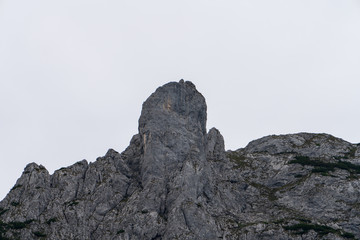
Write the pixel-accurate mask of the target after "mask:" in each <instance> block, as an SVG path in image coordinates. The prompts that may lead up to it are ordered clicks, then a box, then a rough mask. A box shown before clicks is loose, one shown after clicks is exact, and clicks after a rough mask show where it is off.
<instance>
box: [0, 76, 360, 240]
mask: <svg viewBox="0 0 360 240" xmlns="http://www.w3.org/2000/svg"><path fill="white" fill-rule="evenodd" d="M359 164H360V150H359V145H355V144H351V143H348V142H346V141H344V140H341V139H338V138H335V137H333V136H330V135H327V134H310V133H299V134H289V135H280V136H268V137H264V138H261V139H259V140H255V141H252V142H251V143H249V145H248V146H247V147H246V148H244V149H238V150H236V151H227V152H225V150H224V139H223V137H222V136H221V134H220V132H219V131H218V130H217V129H215V128H212V129H210V131H209V132H208V133H207V131H206V103H205V99H204V97H203V96H202V95H201V94H200V93H199V92H198V91H197V90H196V88H195V86H194V84H192V83H191V82H185V81H183V80H181V81H180V82H171V83H168V84H166V85H164V86H162V87H159V88H158V89H157V90H156V91H155V92H154V93H153V94H152V95H151V96H150V97H149V98H148V99H147V100H146V101H145V102H144V104H143V108H142V112H141V116H140V119H139V133H138V134H136V135H135V136H134V137H133V138H132V139H131V142H130V145H129V147H128V148H127V149H126V150H125V151H124V152H122V153H121V154H120V153H118V152H116V151H114V150H112V149H110V150H109V151H108V152H107V153H106V155H105V156H104V157H100V158H98V159H97V160H96V162H94V163H88V162H87V161H85V160H83V161H80V162H78V163H75V164H74V165H72V166H69V167H67V168H62V169H59V170H57V171H55V172H54V174H52V175H50V174H49V173H48V171H47V170H46V169H45V168H44V167H43V166H41V165H40V166H39V165H37V164H35V163H31V164H29V165H28V166H26V168H25V170H24V172H23V174H22V176H21V177H20V178H19V179H18V181H17V182H16V184H15V186H14V187H13V189H12V190H11V191H10V192H9V194H8V195H7V196H6V197H5V199H4V200H3V201H1V202H0V239H41V238H42V239H358V238H360V230H359V225H360V217H359V216H360V208H359V205H360V202H359V197H360V194H359V192H360V190H359V188H360V181H359V177H360V165H359Z"/></svg>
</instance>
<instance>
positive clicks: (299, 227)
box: [283, 222, 354, 239]
mask: <svg viewBox="0 0 360 240" xmlns="http://www.w3.org/2000/svg"><path fill="white" fill-rule="evenodd" d="M283 228H284V229H285V230H288V231H293V232H294V233H295V234H297V235H302V234H306V233H308V232H309V231H311V230H313V231H315V232H316V233H317V234H318V235H320V236H325V235H327V234H329V233H333V234H336V235H338V236H342V237H345V238H348V239H354V234H352V233H349V232H342V231H341V230H337V229H334V228H332V227H329V226H325V225H319V224H310V223H307V222H301V223H298V224H294V225H291V226H283Z"/></svg>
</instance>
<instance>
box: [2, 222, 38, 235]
mask: <svg viewBox="0 0 360 240" xmlns="http://www.w3.org/2000/svg"><path fill="white" fill-rule="evenodd" d="M33 221H34V220H33V219H30V220H26V221H25V222H19V221H13V222H9V223H6V222H3V221H1V220H0V240H2V239H8V238H6V237H5V236H4V235H5V234H6V233H7V232H8V231H13V230H21V229H24V228H26V227H27V225H29V224H30V223H32V222H33Z"/></svg>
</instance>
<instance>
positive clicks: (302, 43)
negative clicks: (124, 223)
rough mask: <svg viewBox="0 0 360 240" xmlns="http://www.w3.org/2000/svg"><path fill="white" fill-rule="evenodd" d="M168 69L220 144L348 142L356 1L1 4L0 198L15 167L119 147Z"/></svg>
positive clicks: (353, 120)
mask: <svg viewBox="0 0 360 240" xmlns="http://www.w3.org/2000/svg"><path fill="white" fill-rule="evenodd" d="M181 78H184V79H185V80H190V81H192V82H193V83H194V84H195V85H196V86H197V88H198V90H199V91H200V92H201V93H202V94H203V95H204V96H205V98H206V100H207V104H208V129H209V128H211V127H213V126H215V127H217V128H218V129H219V130H220V131H221V132H222V134H223V136H224V138H225V143H226V148H227V149H234V150H235V149H237V148H240V147H244V146H245V145H246V144H247V143H248V142H249V141H251V140H254V139H256V138H260V137H262V136H265V135H269V134H285V133H296V132H326V133H329V134H332V135H335V136H337V137H341V138H343V139H345V140H347V141H350V142H353V143H357V142H360V123H359V119H360V111H359V103H360V94H359V89H360V1H359V0H341V1H339V0H294V1H289V0H282V1H281V0H272V1H269V0H234V1H230V0H196V1H194V0H191V1H190V0H182V1H171V0H170V1H169V0H161V1H160V0H152V1H148V0H146V1H145V0H142V1H139V0H131V1H125V0H116V1H115V0H114V1H110V0H108V1H105V0H101V1H100V0H98V1H94V0H61V1H49V0H42V1H40V0H32V1H28V0H0V114H1V115H0V161H1V165H0V166H1V168H0V199H1V198H3V197H4V196H5V194H6V193H7V192H8V191H9V190H10V188H11V187H12V186H13V185H14V184H15V181H16V179H17V178H18V177H20V175H21V172H22V171H23V168H24V167H25V165H26V164H27V163H30V162H36V163H38V164H43V165H44V166H45V167H46V168H47V169H48V170H49V171H50V172H51V173H52V172H53V171H54V170H55V169H58V168H60V167H63V166H68V165H71V164H73V163H75V162H76V161H79V160H82V159H87V160H88V161H95V159H96V157H98V156H103V155H104V154H105V153H106V151H107V149H109V148H114V149H115V150H117V151H119V152H121V151H123V150H124V149H125V148H126V147H127V146H128V143H129V141H130V139H131V137H132V135H134V134H136V133H137V121H138V118H139V116H140V111H141V104H142V102H143V101H145V100H146V98H147V97H148V96H149V95H150V94H151V93H152V92H154V91H155V89H156V88H157V87H158V86H161V85H163V84H165V83H167V82H169V81H178V80H180V79H181Z"/></svg>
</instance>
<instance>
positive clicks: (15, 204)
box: [10, 201, 20, 207]
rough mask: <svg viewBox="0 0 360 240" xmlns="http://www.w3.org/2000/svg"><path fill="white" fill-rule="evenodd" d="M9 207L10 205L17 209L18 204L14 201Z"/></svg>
mask: <svg viewBox="0 0 360 240" xmlns="http://www.w3.org/2000/svg"><path fill="white" fill-rule="evenodd" d="M10 205H11V206H14V207H17V206H19V205H20V203H19V202H16V201H12V202H11V203H10Z"/></svg>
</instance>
